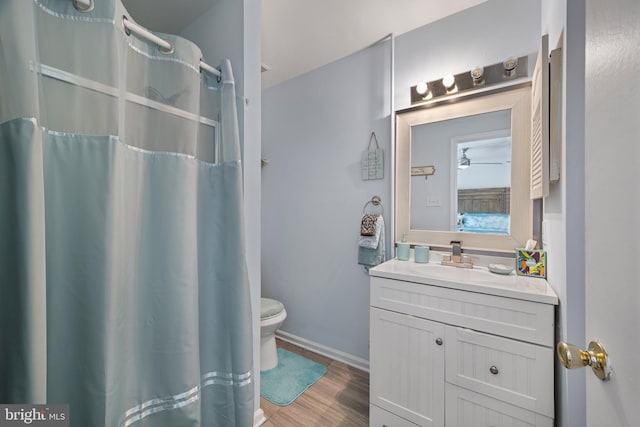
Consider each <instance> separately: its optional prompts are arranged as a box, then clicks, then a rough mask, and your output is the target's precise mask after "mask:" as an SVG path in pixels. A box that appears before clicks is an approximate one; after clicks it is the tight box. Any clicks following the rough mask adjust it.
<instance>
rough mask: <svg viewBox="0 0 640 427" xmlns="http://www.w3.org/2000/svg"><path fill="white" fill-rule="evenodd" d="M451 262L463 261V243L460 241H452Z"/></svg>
mask: <svg viewBox="0 0 640 427" xmlns="http://www.w3.org/2000/svg"><path fill="white" fill-rule="evenodd" d="M451 261H453V262H461V261H462V242H460V241H459V240H452V241H451Z"/></svg>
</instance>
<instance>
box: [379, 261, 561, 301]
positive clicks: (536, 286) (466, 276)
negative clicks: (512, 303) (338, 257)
mask: <svg viewBox="0 0 640 427" xmlns="http://www.w3.org/2000/svg"><path fill="white" fill-rule="evenodd" d="M369 275H371V276H375V277H384V278H387V279H396V280H404V281H407V282H416V283H424V284H425V285H433V286H440V287H444V288H451V289H459V290H463V291H470V292H478V293H483V294H489V295H497V296H503V297H508V298H516V299H521V300H526V301H534V302H541V303H545V304H553V305H557V304H558V296H557V295H556V293H555V292H554V291H553V289H551V286H549V283H548V282H547V281H546V280H545V279H542V278H537V277H524V276H517V275H516V273H515V272H512V273H511V274H509V275H502V274H495V273H491V272H490V271H489V270H488V269H487V268H486V267H477V266H474V267H473V268H472V269H469V268H457V267H449V266H444V265H441V264H440V263H439V262H430V263H428V264H418V263H416V262H414V261H413V259H410V260H409V261H399V260H397V259H392V260H390V261H387V262H385V263H382V264H380V265H378V266H376V267H374V268H372V269H370V270H369Z"/></svg>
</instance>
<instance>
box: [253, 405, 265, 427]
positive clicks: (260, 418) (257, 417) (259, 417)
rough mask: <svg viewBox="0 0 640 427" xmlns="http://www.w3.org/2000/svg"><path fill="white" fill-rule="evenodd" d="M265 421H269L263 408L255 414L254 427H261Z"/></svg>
mask: <svg viewBox="0 0 640 427" xmlns="http://www.w3.org/2000/svg"><path fill="white" fill-rule="evenodd" d="M265 421H267V419H266V418H265V417H264V411H263V410H262V408H258V410H257V411H256V412H254V414H253V427H259V426H261V425H262V424H264V422H265Z"/></svg>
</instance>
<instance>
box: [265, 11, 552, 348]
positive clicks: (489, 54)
mask: <svg viewBox="0 0 640 427" xmlns="http://www.w3.org/2000/svg"><path fill="white" fill-rule="evenodd" d="M540 27H541V24H540V0H518V1H511V0H489V1H488V2H486V3H483V4H481V5H479V6H476V7H474V8H471V9H469V10H467V11H463V12H460V13H458V14H456V15H453V16H451V17H448V18H445V19H443V20H441V21H437V22H435V23H432V24H429V25H427V26H425V27H422V28H419V29H417V30H414V31H412V32H410V33H407V34H404V35H401V36H399V37H397V38H396V41H395V44H396V57H395V73H396V74H395V90H396V96H395V101H396V106H395V107H396V109H402V108H405V107H408V106H409V87H410V86H412V85H414V84H416V82H418V81H419V80H431V79H435V78H439V77H442V76H443V75H444V74H447V73H452V72H453V73H457V72H461V71H464V70H468V69H471V67H473V66H474V65H476V64H482V65H489V64H492V63H495V62H500V61H502V60H504V59H505V58H507V57H509V56H512V55H518V56H522V55H526V54H530V53H532V52H536V51H537V50H538V45H539V40H540ZM388 58H389V44H388V43H385V44H384V45H380V46H377V47H374V48H370V49H368V50H365V51H362V52H358V53H356V54H354V55H352V56H349V57H347V58H344V59H342V60H339V61H336V62H334V63H331V64H329V65H327V66H324V67H322V68H320V69H318V70H315V71H312V72H310V73H307V74H304V75H302V76H299V77H297V78H294V79H292V80H289V81H287V82H284V83H281V84H279V85H277V86H274V87H271V88H269V89H267V90H265V91H264V92H263V99H262V101H263V104H262V111H263V118H262V144H263V155H264V156H265V157H266V158H268V160H269V161H270V163H269V164H268V165H267V166H265V167H264V168H263V171H262V190H263V194H262V294H263V296H266V297H272V298H276V299H279V300H281V301H282V302H283V303H284V304H285V306H286V309H287V312H288V314H289V317H288V319H287V320H286V321H285V323H284V325H283V330H284V331H286V332H289V333H292V334H294V335H297V336H299V337H302V338H304V339H307V340H311V341H313V342H316V343H319V344H322V345H324V346H328V347H330V348H333V349H337V350H340V351H342V352H345V353H348V354H351V355H354V356H357V357H360V358H363V359H367V360H368V353H369V351H368V330H369V313H368V306H369V285H368V277H367V275H366V274H365V273H364V271H363V269H362V268H361V267H359V266H358V265H357V264H356V259H357V237H358V224H359V220H360V216H361V213H362V206H363V205H364V203H365V202H366V201H367V200H369V199H370V198H371V196H373V195H374V194H378V195H380V196H381V197H382V198H383V203H384V204H385V211H386V213H387V216H388V213H389V211H390V210H391V209H393V205H392V202H391V201H390V200H389V197H390V188H391V181H390V180H389V171H390V163H389V159H390V137H389V126H390V117H389V99H388V97H389V84H388V81H389V75H388V73H389V71H388V70H389V59H388ZM372 130H375V131H376V134H377V135H378V140H379V141H380V143H381V145H382V146H383V148H384V149H385V155H386V158H385V179H384V180H383V181H362V180H361V179H360V153H361V151H362V150H363V149H364V148H365V146H366V144H367V142H368V139H369V134H370V133H371V131H372ZM391 226H392V224H387V229H389V228H390V227H391ZM387 237H389V230H387ZM387 245H388V246H389V242H387Z"/></svg>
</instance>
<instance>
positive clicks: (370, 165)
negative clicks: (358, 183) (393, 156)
mask: <svg viewBox="0 0 640 427" xmlns="http://www.w3.org/2000/svg"><path fill="white" fill-rule="evenodd" d="M372 142H375V143H376V146H375V148H372V147H371V143H372ZM383 160H384V150H382V148H380V146H379V145H378V138H376V133H375V132H371V137H370V138H369V145H368V147H367V149H366V150H364V151H363V152H362V158H361V161H360V168H361V175H362V179H363V180H364V181H367V180H370V179H382V178H384V161H383Z"/></svg>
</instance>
